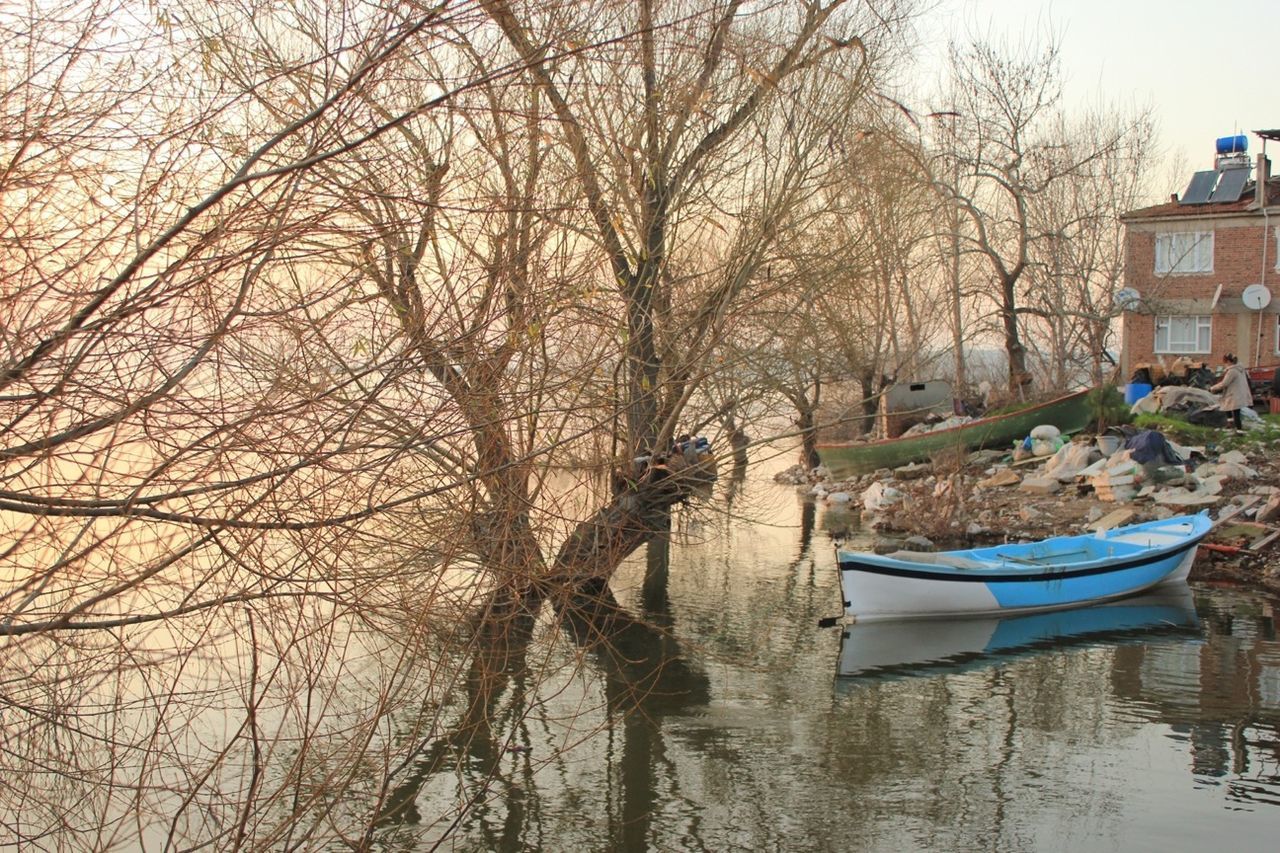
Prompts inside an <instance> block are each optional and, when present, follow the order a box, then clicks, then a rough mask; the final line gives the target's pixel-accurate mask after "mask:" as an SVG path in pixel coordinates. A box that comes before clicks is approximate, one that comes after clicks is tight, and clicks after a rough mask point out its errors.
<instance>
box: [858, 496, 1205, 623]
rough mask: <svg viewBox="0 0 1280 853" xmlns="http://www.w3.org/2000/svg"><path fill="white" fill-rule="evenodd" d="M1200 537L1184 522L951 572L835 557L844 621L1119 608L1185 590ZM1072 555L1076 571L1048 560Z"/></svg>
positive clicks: (1201, 529) (1084, 539)
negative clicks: (1130, 600) (1144, 595)
mask: <svg viewBox="0 0 1280 853" xmlns="http://www.w3.org/2000/svg"><path fill="white" fill-rule="evenodd" d="M1208 528H1209V522H1208V520H1207V519H1206V518H1204V517H1202V516H1186V517H1184V518H1182V519H1171V520H1169V521H1167V522H1149V523H1147V524H1144V525H1135V526H1133V527H1131V528H1119V529H1117V530H1116V531H1110V532H1108V533H1107V534H1106V535H1104V536H1099V537H1092V536H1078V537H1060V538H1058V539H1051V540H1045V541H1044V542H1042V543H1034V544H1033V545H1031V546H1001V547H1003V548H1004V550H1003V551H1002V550H1001V547H997V548H988V549H975V550H971V551H964V552H951V554H952V555H953V559H954V558H955V557H956V556H957V555H963V556H961V557H959V562H969V563H972V564H973V565H972V566H971V567H968V568H965V567H959V568H957V567H952V566H947V565H939V564H932V563H923V562H920V563H918V562H913V561H911V560H904V559H898V558H894V557H884V556H879V555H875V554H860V553H856V552H841V553H840V555H839V563H840V584H841V589H842V591H843V593H844V602H845V612H846V614H847V615H848V616H850V617H852V618H853V619H855V620H858V621H870V620H879V619H912V618H926V617H933V616H941V615H973V616H978V615H991V614H1001V615H1003V614H1013V613H1028V612H1034V611H1039V610H1054V609H1061V608H1067V607H1080V606H1084V605H1087V604H1092V603H1095V602H1101V601H1109V600H1113V599H1117V598H1123V597H1125V596H1129V595H1134V594H1136V593H1139V592H1142V591H1144V590H1148V589H1152V588H1154V587H1156V586H1159V585H1161V584H1165V583H1182V582H1185V581H1186V578H1187V575H1188V574H1189V573H1190V571H1191V565H1192V563H1193V562H1194V560H1195V554H1196V546H1197V545H1198V544H1199V542H1200V540H1201V539H1202V538H1204V535H1205V534H1206V533H1207V532H1208ZM1144 540H1145V541H1146V542H1147V543H1148V544H1146V545H1145V546H1144V545H1143V544H1142V542H1143V541H1144ZM1071 549H1076V551H1077V552H1084V555H1083V556H1082V558H1081V559H1080V560H1079V561H1076V562H1067V561H1062V560H1059V559H1055V558H1052V556H1051V555H1054V554H1059V555H1060V554H1070V553H1075V552H1073V551H1072V550H1071ZM1116 551H1119V552H1120V553H1118V554H1117V553H1113V552H1116ZM1037 554H1041V555H1045V556H1042V557H1040V558H1037V557H1036V555H1037ZM944 556H945V555H944Z"/></svg>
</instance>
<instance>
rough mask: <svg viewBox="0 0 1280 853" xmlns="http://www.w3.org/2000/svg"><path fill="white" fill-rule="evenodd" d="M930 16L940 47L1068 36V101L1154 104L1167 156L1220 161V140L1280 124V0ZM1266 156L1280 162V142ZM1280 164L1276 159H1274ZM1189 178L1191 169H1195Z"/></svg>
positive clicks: (1002, 7)
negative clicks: (984, 37) (962, 41)
mask: <svg viewBox="0 0 1280 853" xmlns="http://www.w3.org/2000/svg"><path fill="white" fill-rule="evenodd" d="M937 4H938V5H937V6H936V7H935V10H934V11H933V12H931V13H927V14H926V16H925V21H924V23H923V26H924V29H925V35H926V36H927V37H928V38H929V40H930V43H931V45H932V50H934V51H938V52H939V55H942V56H945V50H946V42H947V38H948V36H951V35H954V36H955V37H958V38H963V37H964V36H965V34H966V33H977V34H987V33H990V35H991V36H993V37H996V38H999V37H1002V36H1005V37H1008V38H1010V39H1013V40H1015V41H1016V40H1017V39H1018V38H1019V36H1020V35H1021V34H1022V33H1023V32H1024V31H1025V32H1027V33H1028V34H1030V35H1032V36H1035V35H1037V34H1039V35H1043V34H1044V33H1046V32H1048V31H1049V30H1050V29H1052V30H1053V31H1056V32H1058V33H1060V34H1061V36H1062V65H1063V72H1064V75H1065V77H1066V87H1065V99H1064V106H1066V107H1067V108H1070V106H1071V104H1072V103H1097V102H1099V101H1100V100H1101V101H1102V102H1104V103H1112V102H1114V103H1117V104H1119V105H1130V104H1139V105H1147V104H1149V105H1150V106H1151V107H1152V108H1153V110H1154V114H1155V117H1156V120H1157V137H1158V138H1157V142H1158V147H1159V149H1160V152H1161V153H1162V154H1163V155H1164V158H1166V161H1167V158H1169V157H1172V156H1175V155H1176V154H1177V153H1178V152H1179V151H1181V152H1182V153H1183V154H1184V155H1185V157H1186V160H1185V163H1186V166H1187V168H1188V169H1189V170H1195V169H1206V168H1212V166H1213V145H1214V140H1216V139H1217V138H1218V137H1219V136H1228V135H1231V134H1233V133H1235V132H1236V131H1237V130H1239V131H1243V132H1244V133H1245V134H1246V135H1247V136H1248V137H1249V153H1250V155H1256V154H1257V153H1258V152H1259V151H1260V150H1261V147H1262V142H1261V140H1260V139H1258V137H1256V136H1254V135H1253V134H1252V131H1254V130H1259V129H1271V128H1280V70H1278V69H1277V62H1276V52H1275V47H1274V36H1275V34H1276V33H1277V31H1280V0H1222V2H1206V0H1128V2H1126V1H1125V0H937ZM1267 155H1268V156H1269V157H1270V158H1271V160H1272V162H1273V163H1275V162H1277V161H1280V143H1271V144H1270V145H1269V146H1268V148H1267ZM1273 172H1274V167H1273ZM1187 177H1188V178H1189V177H1190V171H1188V173H1187Z"/></svg>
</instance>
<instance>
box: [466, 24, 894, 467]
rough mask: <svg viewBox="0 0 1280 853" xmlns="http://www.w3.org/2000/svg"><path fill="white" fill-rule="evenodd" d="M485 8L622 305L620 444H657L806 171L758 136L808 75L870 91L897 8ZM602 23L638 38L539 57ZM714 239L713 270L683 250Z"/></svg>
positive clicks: (648, 447) (639, 447)
mask: <svg viewBox="0 0 1280 853" xmlns="http://www.w3.org/2000/svg"><path fill="white" fill-rule="evenodd" d="M483 5H484V7H485V9H486V11H488V13H489V14H490V15H491V16H492V18H493V19H494V20H495V21H496V22H497V24H498V25H499V26H500V27H501V28H502V31H503V33H504V34H505V36H506V38H507V39H508V41H509V42H510V44H511V45H512V47H513V49H514V50H515V51H516V53H517V55H518V56H519V57H520V58H521V59H523V60H524V61H525V62H527V63H528V65H529V67H530V69H531V75H532V77H533V80H534V81H535V83H536V85H537V86H538V87H539V88H540V89H541V90H542V91H543V92H544V93H545V95H546V97H547V99H548V101H549V102H550V104H551V105H552V108H553V110H554V114H555V117H556V119H557V126H556V130H555V132H556V135H557V138H558V142H559V145H560V148H561V150H562V152H563V156H565V157H566V158H567V159H568V160H569V161H570V162H571V163H572V166H573V173H574V177H575V179H576V181H577V184H578V187H579V190H580V193H581V198H582V200H583V203H584V204H585V206H586V208H587V211H588V212H589V214H590V221H589V224H590V227H591V229H592V234H593V237H594V239H595V241H596V242H597V244H598V246H599V248H600V251H601V252H602V257H603V260H604V261H605V263H606V264H607V267H608V271H609V274H610V276H611V278H612V280H613V285H614V287H615V289H616V294H617V298H618V299H619V301H620V304H621V306H622V312H623V317H624V318H625V327H624V328H623V329H622V330H621V331H622V336H623V340H624V352H625V359H626V362H625V365H624V372H625V376H626V387H625V410H626V438H627V447H628V452H630V453H632V454H637V455H638V454H643V453H647V452H650V451H653V450H655V449H660V448H662V447H663V446H665V445H666V444H668V443H669V442H670V439H671V437H672V436H673V435H674V434H675V433H677V432H678V431H679V423H680V418H681V415H682V411H683V408H684V406H685V405H686V403H687V401H688V399H689V397H690V395H691V394H692V393H693V391H694V390H695V388H696V382H697V378H698V375H699V373H700V372H701V371H702V370H703V365H704V364H705V363H706V360H707V356H708V355H709V354H710V353H711V352H712V351H713V350H714V348H715V345H716V343H717V339H718V337H719V335H720V334H721V332H722V330H723V328H724V324H725V319H726V317H728V316H730V315H731V314H732V312H733V311H734V308H735V306H736V305H738V304H739V303H740V302H741V301H742V300H743V299H750V297H751V293H752V285H753V283H754V282H755V281H756V280H757V278H758V274H759V272H760V270H761V268H762V264H763V262H764V261H765V260H766V259H767V258H768V257H769V251H770V248H771V247H772V246H773V245H774V243H775V241H776V240H777V237H778V233H779V228H778V225H779V222H780V219H781V217H782V216H783V215H784V212H785V211H786V210H788V209H789V208H791V207H793V206H795V205H797V204H799V203H800V202H801V201H802V200H803V192H804V190H805V188H806V181H807V180H808V179H809V177H810V176H811V171H810V169H811V168H812V167H811V166H810V167H809V168H805V167H804V166H803V165H799V164H796V163H794V162H793V163H790V164H787V163H782V164H780V169H779V171H778V172H776V173H771V172H770V169H769V166H770V165H771V164H770V163H769V162H768V153H767V150H766V149H763V148H762V146H761V143H763V142H765V141H766V137H764V136H763V135H761V134H759V133H756V132H755V130H756V129H757V128H761V127H765V126H767V123H768V122H767V120H768V118H769V117H770V116H771V115H776V114H777V111H778V110H779V109H781V108H782V106H783V105H785V104H786V103H787V101H788V100H789V99H790V98H792V97H794V96H795V95H796V94H797V93H800V92H803V91H806V90H807V91H808V93H809V94H810V96H811V95H812V93H813V91H814V90H813V87H812V86H808V87H806V86H805V85H804V83H805V80H806V78H808V77H810V76H812V75H835V76H843V77H844V78H845V79H848V80H853V81H863V82H865V81H866V77H865V75H866V73H867V71H868V69H869V66H868V62H867V58H868V50H869V47H874V44H875V41H876V36H877V35H883V34H884V32H885V28H886V27H887V26H889V25H891V24H892V23H893V22H894V21H895V20H896V16H897V15H898V14H899V12H898V10H896V9H893V8H885V9H876V10H875V12H876V13H878V15H879V17H873V16H872V15H871V14H870V10H866V9H860V8H858V6H857V4H854V3H849V2H845V0H830V2H822V0H809V1H808V2H803V3H799V4H795V5H792V6H786V7H778V6H774V5H769V6H767V7H765V8H757V4H753V3H749V2H745V0H725V1H724V2H718V3H713V4H706V3H681V2H654V0H642V2H639V3H618V2H610V1H609V0H602V2H596V3H589V4H578V5H576V6H573V7H559V8H557V9H555V10H554V11H553V12H550V13H546V14H539V13H535V11H534V10H535V9H536V8H537V7H538V6H540V5H541V4H531V3H530V4H521V3H514V2H510V0H485V2H484V3H483ZM858 13H860V16H859V14H858ZM602 27H603V28H606V29H607V30H608V31H612V32H616V33H618V34H619V35H621V34H623V33H628V32H634V33H635V34H636V36H635V38H628V39H625V40H620V41H618V42H617V43H616V45H615V46H614V49H613V50H612V51H604V52H597V53H593V54H591V55H590V56H589V57H586V56H581V55H576V54H570V55H569V56H566V57H565V58H564V59H561V60H559V61H556V62H551V61H548V60H547V59H546V58H545V57H546V56H547V55H548V54H566V53H569V52H570V49H571V47H572V45H573V44H574V36H573V34H574V33H581V32H589V31H590V32H596V33H600V32H601V30H602ZM856 88H857V86H856V85H855V89H856ZM806 101H807V102H808V103H810V104H812V105H813V106H814V107H815V108H818V107H819V103H820V102H816V101H810V100H809V99H808V98H806ZM827 121H828V122H830V126H831V127H834V126H838V124H839V122H840V117H839V116H838V115H836V116H830V115H829V116H828V118H827ZM806 132H808V133H809V134H811V135H813V134H816V135H818V138H821V137H822V136H823V135H825V134H826V133H829V132H830V129H827V130H825V131H824V129H823V128H822V127H816V126H814V125H813V124H812V123H810V124H808V125H807V127H806ZM785 136H786V134H785V131H784V133H782V134H780V135H777V136H775V137H774V139H776V140H780V141H781V143H782V144H783V145H786V144H788V142H787V140H786V138H785ZM800 144H801V145H802V146H803V145H804V143H800ZM713 231H715V232H720V235H719V236H716V235H715V234H712V232H713ZM712 243H717V244H719V246H720V247H721V250H720V252H719V253H717V254H716V255H714V256H713V257H712V258H710V259H709V261H710V262H708V259H706V258H705V256H704V258H703V259H701V260H700V262H691V261H690V260H689V259H688V258H687V253H686V251H685V247H686V246H688V245H690V244H696V245H699V246H706V245H709V244H712Z"/></svg>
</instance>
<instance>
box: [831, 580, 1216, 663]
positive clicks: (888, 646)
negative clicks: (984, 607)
mask: <svg viewBox="0 0 1280 853" xmlns="http://www.w3.org/2000/svg"><path fill="white" fill-rule="evenodd" d="M1199 633H1200V629H1199V620H1198V619H1197V618H1196V611H1195V606H1194V603H1193V601H1192V597H1191V590H1190V589H1189V588H1188V587H1187V586H1186V585H1184V584H1176V585H1168V586H1163V587H1160V588H1158V589H1157V590H1154V591H1152V592H1148V593H1146V594H1144V595H1138V596H1134V597H1132V598H1125V599H1120V600H1118V601H1112V602H1109V603H1106V604H1098V605H1094V606H1092V607H1083V608H1077V609H1073V610H1055V611H1050V612H1047V613H1032V614H1026V615H1023V616H1006V617H1003V618H996V617H989V618H981V617H969V618H946V619H916V620H895V621H885V622H864V623H855V624H853V625H849V626H847V627H846V628H845V629H844V635H843V636H842V637H841V640H840V664H839V672H838V675H839V677H838V678H837V686H838V687H840V686H844V687H848V686H852V685H854V684H856V683H858V681H862V680H886V679H896V678H906V677H912V676H920V675H940V674H945V673H955V672H964V671H967V670H972V669H983V668H986V667H989V666H994V665H996V664H997V663H1000V662H1003V661H1007V660H1009V659H1012V658H1016V657H1023V656H1026V655H1033V654H1037V653H1041V652H1046V651H1052V650H1053V649H1057V648H1062V647H1064V646H1077V645H1092V644H1114V645H1125V644H1129V643H1133V642H1147V641H1150V640H1152V639H1160V638H1166V637H1187V636H1198V635H1199Z"/></svg>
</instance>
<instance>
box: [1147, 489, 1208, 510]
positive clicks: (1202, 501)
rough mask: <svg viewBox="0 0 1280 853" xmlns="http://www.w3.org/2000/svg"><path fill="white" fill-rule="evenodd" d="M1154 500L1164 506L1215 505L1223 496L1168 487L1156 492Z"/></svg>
mask: <svg viewBox="0 0 1280 853" xmlns="http://www.w3.org/2000/svg"><path fill="white" fill-rule="evenodd" d="M1152 500H1154V501H1155V502H1156V503H1158V504H1161V505H1163V506H1213V505H1214V504H1216V503H1218V502H1219V501H1221V500H1222V496H1221V495H1218V494H1206V493H1205V492H1188V491H1184V490H1182V489H1167V490H1162V491H1159V492H1156V494H1155V495H1153V496H1152Z"/></svg>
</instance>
